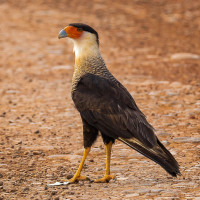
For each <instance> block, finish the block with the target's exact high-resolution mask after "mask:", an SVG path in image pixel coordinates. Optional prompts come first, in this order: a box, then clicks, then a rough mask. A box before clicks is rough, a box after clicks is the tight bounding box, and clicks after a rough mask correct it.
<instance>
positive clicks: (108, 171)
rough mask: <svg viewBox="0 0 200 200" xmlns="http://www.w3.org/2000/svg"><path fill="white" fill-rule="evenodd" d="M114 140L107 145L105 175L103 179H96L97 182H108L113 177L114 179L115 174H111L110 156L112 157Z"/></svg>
mask: <svg viewBox="0 0 200 200" xmlns="http://www.w3.org/2000/svg"><path fill="white" fill-rule="evenodd" d="M112 144H113V143H112V142H109V143H108V144H107V145H106V171H105V175H104V177H103V178H101V179H96V180H94V182H95V183H108V182H109V181H110V180H111V179H114V178H115V176H112V175H110V158H111V149H112Z"/></svg>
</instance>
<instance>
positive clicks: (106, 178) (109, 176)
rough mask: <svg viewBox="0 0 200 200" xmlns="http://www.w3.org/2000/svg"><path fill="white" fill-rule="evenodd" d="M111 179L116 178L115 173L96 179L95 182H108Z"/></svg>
mask: <svg viewBox="0 0 200 200" xmlns="http://www.w3.org/2000/svg"><path fill="white" fill-rule="evenodd" d="M111 179H115V176H113V175H105V176H104V177H103V178H100V179H95V180H94V182H95V183H108V182H109V181H110V180H111Z"/></svg>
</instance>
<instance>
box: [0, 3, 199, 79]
mask: <svg viewBox="0 0 200 200" xmlns="http://www.w3.org/2000/svg"><path fill="white" fill-rule="evenodd" d="M0 21H1V27H0V34H1V37H0V42H1V55H0V56H1V57H0V67H1V70H0V75H1V77H2V76H5V75H6V74H7V73H8V72H7V71H10V70H11V71H12V73H17V71H19V70H20V69H23V71H24V70H28V71H29V72H30V70H31V69H33V68H36V69H37V70H42V69H44V68H47V69H49V70H50V68H51V67H52V66H54V65H63V64H70V65H73V62H74V60H73V59H74V58H73V52H72V45H71V43H70V42H69V41H68V40H65V41H62V40H61V41H59V40H57V34H58V32H59V30H60V29H62V28H63V27H65V26H67V25H68V24H69V23H72V22H82V23H85V24H88V25H90V26H92V27H94V29H96V30H97V32H98V33H99V36H100V48H101V51H102V54H103V57H104V59H105V61H106V63H107V64H108V65H109V67H110V68H113V70H121V69H123V70H124V72H125V73H127V74H128V73H130V72H131V71H133V72H134V74H143V75H150V76H153V77H155V78H158V79H162V80H170V81H181V82H184V83H188V82H191V81H197V80H198V81H199V79H200V78H199V77H200V70H199V69H200V68H199V63H200V59H199V55H200V48H199V45H200V37H199V31H200V1H192V3H191V1H190V0H162V1H159V0H132V1H130V0H124V1H123V3H122V2H121V1H118V0H116V1H109V0H108V1H104V0H94V1H90V2H88V1H84V0H83V1H79V0H73V1H67V0H58V1H55V0H47V1H45V0H44V1H42V0H36V1H28V0H21V1H14V0H6V1H3V0H1V1H0ZM47 69H46V70H47ZM7 75H8V74H7Z"/></svg>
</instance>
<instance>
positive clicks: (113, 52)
mask: <svg viewBox="0 0 200 200" xmlns="http://www.w3.org/2000/svg"><path fill="white" fill-rule="evenodd" d="M0 22H1V23H0V25H1V26H0V200H13V199H17V200H21V199H22V200H24V199H34V200H36V199H37V200H40V199H42V200H43V199H45V200H50V199H52V200H64V199H66V200H67V199H95V200H103V199H104V200H108V199H116V200H118V199H156V200H162V199H188V200H198V199H200V137H199V134H200V123H199V122H200V37H199V33H200V1H198V0H197V1H189V0H179V1H178V0H177V1H176V0H165V1H164V0H163V1H159V0H151V1H148V0H124V1H123V2H122V1H121V0H116V1H111V0H106V1H103V0H94V1H86V0H82V1H79V0H73V1H65V0H57V1H56V0H36V1H28V0H20V1H16V0H1V1H0ZM72 22H83V23H86V24H89V25H91V26H92V27H94V28H95V29H96V30H97V31H98V32H99V37H100V48H101V52H102V55H103V57H104V59H105V62H106V64H107V66H108V68H109V69H110V71H111V72H112V73H113V74H114V76H115V77H116V78H118V79H119V80H120V81H121V82H122V83H123V84H124V85H125V86H126V87H127V89H128V90H129V91H130V93H131V94H132V95H133V97H134V99H135V101H136V102H137V104H138V106H139V107H140V109H141V110H142V111H143V112H144V114H145V115H146V116H147V118H148V121H150V123H151V124H152V125H153V126H154V127H155V129H156V130H157V135H158V137H159V139H160V140H161V141H162V142H163V144H164V145H165V146H166V147H167V148H168V149H169V150H170V151H171V152H172V154H173V155H174V156H175V157H176V159H177V161H178V162H179V164H180V169H181V173H182V176H179V177H178V178H171V177H170V176H169V175H168V174H167V173H166V172H165V171H164V170H163V169H162V168H161V167H160V166H158V165H156V164H155V163H154V162H152V161H150V160H149V159H147V158H145V157H143V156H141V155H140V154H138V153H137V152H135V151H134V150H132V149H130V148H129V147H128V146H126V145H124V144H122V143H120V142H118V141H117V142H116V144H115V145H114V147H113V153H112V161H111V172H112V173H113V174H115V175H116V180H112V181H110V183H106V184H97V183H90V182H79V183H77V184H72V185H68V186H60V187H47V186H46V185H47V184H49V183H55V182H56V181H63V180H66V179H67V177H70V175H72V174H73V173H74V172H75V171H76V169H77V167H78V164H79V162H80V159H81V156H82V152H83V145H82V142H83V139H82V125H81V120H80V117H79V114H78V112H77V111H76V110H75V108H74V106H73V102H72V100H71V94H70V90H71V79H72V74H73V64H74V54H73V50H72V49H73V47H72V43H71V42H70V41H69V40H67V39H62V40H58V39H57V35H58V33H59V31H60V30H61V29H62V28H64V27H65V26H66V25H68V24H69V23H72ZM104 169H105V147H104V145H103V143H102V140H101V138H99V139H98V140H97V142H96V143H95V144H94V146H93V148H92V151H91V153H90V155H89V156H88V159H87V161H86V164H85V167H84V169H83V174H85V175H87V176H88V177H90V178H91V179H95V178H98V177H101V176H103V174H104Z"/></svg>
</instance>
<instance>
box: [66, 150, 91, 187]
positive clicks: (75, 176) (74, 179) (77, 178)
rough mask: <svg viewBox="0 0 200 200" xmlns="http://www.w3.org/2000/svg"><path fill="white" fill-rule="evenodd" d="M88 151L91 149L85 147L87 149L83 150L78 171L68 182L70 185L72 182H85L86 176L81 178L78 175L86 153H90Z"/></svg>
mask: <svg viewBox="0 0 200 200" xmlns="http://www.w3.org/2000/svg"><path fill="white" fill-rule="evenodd" d="M90 149H91V148H90V147H87V148H85V149H84V153H83V158H82V160H81V163H80V165H79V167H78V170H77V171H76V173H75V174H74V176H73V178H71V179H70V180H69V182H70V183H74V182H76V181H79V180H87V179H88V178H87V177H86V176H81V175H80V174H81V170H82V168H83V165H84V162H85V159H86V157H87V155H88V153H89V152H90Z"/></svg>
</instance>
